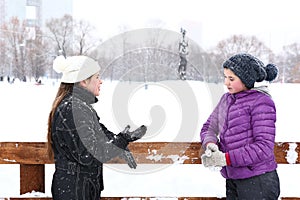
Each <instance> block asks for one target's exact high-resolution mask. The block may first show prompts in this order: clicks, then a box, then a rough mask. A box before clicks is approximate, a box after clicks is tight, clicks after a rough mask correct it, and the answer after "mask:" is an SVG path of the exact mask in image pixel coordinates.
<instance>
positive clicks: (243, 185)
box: [226, 170, 280, 200]
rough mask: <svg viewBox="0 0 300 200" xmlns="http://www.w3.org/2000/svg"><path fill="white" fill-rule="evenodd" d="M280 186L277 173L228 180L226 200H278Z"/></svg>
mask: <svg viewBox="0 0 300 200" xmlns="http://www.w3.org/2000/svg"><path fill="white" fill-rule="evenodd" d="M279 194H280V184H279V177H278V174H277V171H276V170H274V171H272V172H268V173H265V174H262V175H259V176H254V177H251V178H247V179H238V180H233V179H226V199H229V200H234V199H238V200H277V199H278V197H279Z"/></svg>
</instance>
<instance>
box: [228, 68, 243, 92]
mask: <svg viewBox="0 0 300 200" xmlns="http://www.w3.org/2000/svg"><path fill="white" fill-rule="evenodd" d="M224 85H226V87H227V89H228V92H229V93H230V94H235V93H238V92H242V91H245V90H248V89H247V87H246V86H245V84H244V83H243V82H242V81H241V79H240V78H239V77H238V76H236V75H235V74H234V73H233V71H231V70H230V69H227V68H224Z"/></svg>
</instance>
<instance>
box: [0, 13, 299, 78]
mask: <svg viewBox="0 0 300 200" xmlns="http://www.w3.org/2000/svg"><path fill="white" fill-rule="evenodd" d="M97 35H98V34H97V33H96V32H95V28H94V27H93V26H92V25H91V24H89V23H88V22H85V21H81V20H79V21H78V20H75V19H74V18H73V17H72V16H70V15H65V16H64V17H62V18H56V19H50V20H48V21H47V22H46V27H45V28H44V30H42V29H39V28H38V27H35V31H34V32H32V31H31V30H30V29H28V27H26V24H25V22H21V21H20V20H19V19H18V18H16V17H13V18H11V19H10V20H9V21H8V22H6V23H5V24H3V25H2V26H1V40H0V43H1V51H0V56H1V61H2V62H1V64H0V80H1V79H2V80H3V77H10V78H18V79H20V80H22V81H27V79H28V78H34V79H35V80H39V79H40V78H41V77H49V78H58V77H59V75H58V74H56V73H55V72H54V71H53V70H52V62H53V59H54V58H55V57H56V56H58V55H65V56H71V55H88V56H91V57H93V58H95V59H97V60H98V61H99V63H100V65H101V68H102V69H101V73H102V79H111V80H123V81H145V82H152V81H162V80H175V79H178V76H177V68H178V64H179V61H180V59H179V54H178V45H179V41H180V39H181V35H180V33H177V32H173V31H169V30H164V29H158V28H146V29H139V30H131V31H127V32H126V31H123V32H122V33H120V34H119V35H117V36H114V37H112V38H111V39H109V40H106V41H102V40H101V38H97ZM187 36H188V35H187ZM187 38H188V37H187ZM188 42H189V46H188V49H189V55H188V56H187V59H188V64H187V79H188V80H199V81H207V82H215V83H218V82H222V81H223V71H222V67H221V66H222V63H223V62H224V60H225V59H226V58H228V57H229V56H231V55H233V54H235V53H238V52H248V53H251V54H253V55H255V56H258V57H259V58H261V59H262V60H263V61H264V63H265V64H267V63H274V64H276V65H277V66H278V68H279V76H278V78H277V79H276V81H277V82H288V83H299V82H300V73H299V70H300V69H299V68H300V44H298V43H293V44H290V45H287V46H284V47H283V48H282V52H280V53H279V54H275V53H274V52H273V51H272V50H271V49H270V48H268V47H267V46H266V45H265V44H264V43H263V42H262V41H260V40H259V39H258V38H256V37H255V36H244V35H233V36H231V37H229V38H227V39H224V40H222V41H220V42H219V43H218V44H217V46H216V47H214V48H212V49H210V50H204V49H202V48H201V44H197V43H196V42H194V41H192V40H190V39H189V40H188ZM1 77H2V78H1Z"/></svg>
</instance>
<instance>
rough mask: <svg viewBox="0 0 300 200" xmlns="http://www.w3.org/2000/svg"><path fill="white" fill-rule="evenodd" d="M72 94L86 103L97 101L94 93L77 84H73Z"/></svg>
mask: <svg viewBox="0 0 300 200" xmlns="http://www.w3.org/2000/svg"><path fill="white" fill-rule="evenodd" d="M73 96H74V97H77V98H79V99H81V100H82V101H84V102H86V103H88V104H93V103H96V102H98V99H97V97H95V95H94V94H93V93H91V92H90V91H88V90H87V89H85V88H83V87H81V86H79V85H75V86H74V88H73Z"/></svg>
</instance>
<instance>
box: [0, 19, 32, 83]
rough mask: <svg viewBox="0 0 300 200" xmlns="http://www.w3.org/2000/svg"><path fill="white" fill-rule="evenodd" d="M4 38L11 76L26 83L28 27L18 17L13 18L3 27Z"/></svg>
mask: <svg viewBox="0 0 300 200" xmlns="http://www.w3.org/2000/svg"><path fill="white" fill-rule="evenodd" d="M2 31H3V36H4V37H5V40H6V45H7V53H6V55H7V63H9V64H8V65H9V72H8V74H9V76H14V77H16V78H19V79H20V80H22V81H26V76H27V75H28V71H27V69H26V53H27V52H26V51H27V49H26V39H25V38H26V33H27V31H26V26H25V21H23V22H21V21H20V20H19V19H18V18H17V17H12V18H11V19H10V20H9V22H8V23H5V24H4V25H3V26H2Z"/></svg>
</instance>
